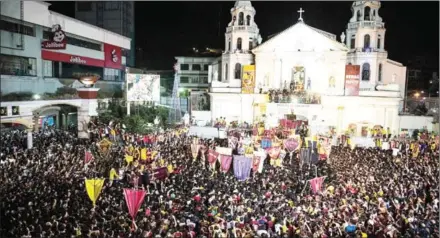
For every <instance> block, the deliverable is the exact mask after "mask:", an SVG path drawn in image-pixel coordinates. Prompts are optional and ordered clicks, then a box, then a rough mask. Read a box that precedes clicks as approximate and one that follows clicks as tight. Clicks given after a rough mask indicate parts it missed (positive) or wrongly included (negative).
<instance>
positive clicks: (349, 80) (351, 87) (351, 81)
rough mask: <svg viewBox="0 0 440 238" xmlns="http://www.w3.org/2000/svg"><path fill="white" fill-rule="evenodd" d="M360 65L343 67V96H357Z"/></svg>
mask: <svg viewBox="0 0 440 238" xmlns="http://www.w3.org/2000/svg"><path fill="white" fill-rule="evenodd" d="M360 72H361V66H360V65H346V66H345V96H359V84H360V81H359V78H360V77H359V75H360Z"/></svg>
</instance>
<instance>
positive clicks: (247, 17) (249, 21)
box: [246, 15, 251, 26]
mask: <svg viewBox="0 0 440 238" xmlns="http://www.w3.org/2000/svg"><path fill="white" fill-rule="evenodd" d="M246 25H247V26H250V25H251V16H249V15H247V16H246Z"/></svg>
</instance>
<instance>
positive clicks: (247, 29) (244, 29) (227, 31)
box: [226, 26, 257, 33]
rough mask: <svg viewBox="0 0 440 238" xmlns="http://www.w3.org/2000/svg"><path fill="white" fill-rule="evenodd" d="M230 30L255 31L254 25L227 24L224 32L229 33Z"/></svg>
mask: <svg viewBox="0 0 440 238" xmlns="http://www.w3.org/2000/svg"><path fill="white" fill-rule="evenodd" d="M232 31H250V32H257V27H256V26H228V27H227V28H226V33H230V32H232Z"/></svg>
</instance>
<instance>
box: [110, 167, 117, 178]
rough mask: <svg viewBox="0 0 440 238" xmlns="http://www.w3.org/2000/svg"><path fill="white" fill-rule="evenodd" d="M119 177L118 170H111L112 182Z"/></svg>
mask: <svg viewBox="0 0 440 238" xmlns="http://www.w3.org/2000/svg"><path fill="white" fill-rule="evenodd" d="M117 177H118V173H116V170H115V169H114V168H112V169H111V170H110V180H112V181H113V180H114V179H115V178H117Z"/></svg>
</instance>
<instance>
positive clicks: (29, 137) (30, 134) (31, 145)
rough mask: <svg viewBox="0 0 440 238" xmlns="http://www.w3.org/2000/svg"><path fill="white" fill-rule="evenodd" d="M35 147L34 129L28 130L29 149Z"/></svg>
mask: <svg viewBox="0 0 440 238" xmlns="http://www.w3.org/2000/svg"><path fill="white" fill-rule="evenodd" d="M32 147H33V135H32V128H29V129H27V148H28V149H32Z"/></svg>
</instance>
